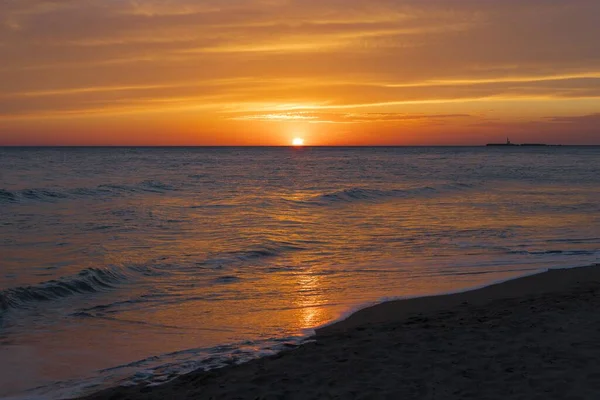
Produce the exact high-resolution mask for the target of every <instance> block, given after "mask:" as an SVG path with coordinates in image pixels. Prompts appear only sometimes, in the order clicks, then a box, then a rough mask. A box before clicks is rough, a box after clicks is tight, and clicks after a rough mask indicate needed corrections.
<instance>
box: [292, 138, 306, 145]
mask: <svg viewBox="0 0 600 400" xmlns="http://www.w3.org/2000/svg"><path fill="white" fill-rule="evenodd" d="M292 146H304V139H302V138H298V137H297V138H294V140H292Z"/></svg>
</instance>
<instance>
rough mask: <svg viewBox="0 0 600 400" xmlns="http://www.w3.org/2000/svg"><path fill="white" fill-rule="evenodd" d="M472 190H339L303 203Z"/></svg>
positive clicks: (465, 186) (456, 186)
mask: <svg viewBox="0 0 600 400" xmlns="http://www.w3.org/2000/svg"><path fill="white" fill-rule="evenodd" d="M470 188H472V185H468V184H461V183H457V184H451V185H443V186H440V187H431V186H423V187H414V188H407V189H387V190H386V189H372V188H357V187H355V188H349V189H342V190H337V191H334V192H330V193H322V194H318V195H316V196H313V197H311V198H310V199H309V200H305V201H301V203H304V204H308V205H330V204H335V203H352V202H356V201H377V200H385V199H386V198H410V197H418V196H430V195H435V194H441V193H449V192H454V191H460V190H467V189H470Z"/></svg>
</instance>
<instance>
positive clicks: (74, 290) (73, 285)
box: [0, 268, 128, 310]
mask: <svg viewBox="0 0 600 400" xmlns="http://www.w3.org/2000/svg"><path fill="white" fill-rule="evenodd" d="M127 279H128V278H127V274H125V273H124V272H123V271H121V270H119V269H117V268H87V269H84V270H82V271H81V272H79V273H78V274H77V275H73V276H70V277H63V278H60V279H57V280H51V281H47V282H42V283H40V284H37V285H33V286H21V287H16V288H10V289H6V290H3V291H0V310H9V309H20V308H27V307H28V306H30V305H32V304H35V303H39V302H47V301H53V300H59V299H62V298H66V297H70V296H74V295H77V294H85V293H98V292H104V291H107V290H110V289H114V288H115V287H116V286H117V285H119V284H121V283H124V282H125V281H127Z"/></svg>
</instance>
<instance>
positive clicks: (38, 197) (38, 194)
mask: <svg viewBox="0 0 600 400" xmlns="http://www.w3.org/2000/svg"><path fill="white" fill-rule="evenodd" d="M175 190H177V189H176V188H175V187H174V186H172V185H169V184H166V183H163V182H160V181H155V180H147V181H143V182H140V183H138V184H134V185H115V184H103V185H98V186H96V187H92V188H74V189H45V188H31V189H22V190H13V191H10V190H6V189H0V204H9V203H22V202H31V201H38V202H48V203H52V202H56V201H58V200H63V199H77V198H88V197H110V196H122V195H125V194H131V193H144V192H151V193H165V192H169V191H175Z"/></svg>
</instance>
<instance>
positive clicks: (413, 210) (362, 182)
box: [0, 147, 600, 398]
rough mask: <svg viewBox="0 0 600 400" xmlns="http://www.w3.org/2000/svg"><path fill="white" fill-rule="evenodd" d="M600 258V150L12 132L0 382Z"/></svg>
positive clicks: (103, 364)
mask: <svg viewBox="0 0 600 400" xmlns="http://www.w3.org/2000/svg"><path fill="white" fill-rule="evenodd" d="M599 257H600V148H598V147H539V148H518V147H517V148H485V147H473V148H468V147H465V148H302V149H291V148H138V149H130V148H46V149H36V148H29V149H19V148H12V149H11V148H3V149H2V148H0V396H17V397H28V398H35V397H39V398H49V397H61V396H70V395H74V394H81V393H88V392H90V391H94V390H97V389H100V388H104V387H106V386H111V385H116V384H131V383H135V382H154V383H157V382H164V381H166V380H169V379H172V378H173V377H175V376H177V375H178V374H182V373H185V372H189V371H191V370H193V369H196V368H214V367H218V366H222V365H226V364H229V363H236V362H241V361H244V360H247V359H249V358H252V357H256V356H261V355H264V354H270V353H272V352H274V351H278V350H279V349H281V348H284V347H285V346H290V345H293V344H294V343H298V342H299V341H301V340H302V339H303V338H305V337H306V336H307V335H309V334H310V332H311V328H314V327H316V326H319V325H322V324H325V323H327V322H330V321H332V320H335V319H336V318H340V316H342V315H344V314H345V313H347V312H348V311H349V310H352V309H356V308H357V307H360V306H363V305H365V304H369V303H372V302H376V301H380V300H381V299H384V298H390V297H402V296H418V295H425V294H433V293H442V292H449V291H456V290H462V289H465V288H470V287H475V286H480V285H484V284H489V283H490V282H494V281H497V280H500V279H507V278H510V277H513V276H519V275H523V274H527V273H532V272H534V271H537V270H540V269H544V268H555V267H574V266H579V265H589V264H592V263H594V262H597V261H598V259H599Z"/></svg>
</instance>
